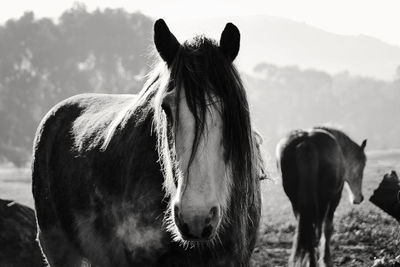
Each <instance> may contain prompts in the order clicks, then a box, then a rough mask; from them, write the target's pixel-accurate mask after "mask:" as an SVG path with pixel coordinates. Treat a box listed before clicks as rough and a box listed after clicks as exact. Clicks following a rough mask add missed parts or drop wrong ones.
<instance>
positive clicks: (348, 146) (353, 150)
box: [315, 126, 366, 161]
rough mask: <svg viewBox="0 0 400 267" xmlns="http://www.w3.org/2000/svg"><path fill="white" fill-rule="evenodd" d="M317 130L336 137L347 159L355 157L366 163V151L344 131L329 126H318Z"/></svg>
mask: <svg viewBox="0 0 400 267" xmlns="http://www.w3.org/2000/svg"><path fill="white" fill-rule="evenodd" d="M315 128H316V129H322V130H325V131H327V132H329V133H331V134H332V135H333V136H335V138H336V140H337V141H338V143H339V144H340V146H341V149H342V151H343V153H344V154H345V156H346V157H353V158H354V157H355V159H358V160H361V161H365V159H366V156H365V153H364V151H363V150H362V149H361V148H360V146H359V145H358V144H357V143H356V142H354V141H353V140H352V139H351V138H350V137H349V136H348V135H347V134H346V133H344V132H343V131H341V130H338V129H335V128H332V127H327V126H318V127H315Z"/></svg>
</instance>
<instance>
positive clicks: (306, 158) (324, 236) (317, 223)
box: [277, 127, 366, 267]
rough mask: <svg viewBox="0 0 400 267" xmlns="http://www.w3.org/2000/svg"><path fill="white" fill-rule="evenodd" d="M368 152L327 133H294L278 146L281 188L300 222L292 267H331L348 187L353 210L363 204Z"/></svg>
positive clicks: (329, 130)
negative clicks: (339, 212)
mask: <svg viewBox="0 0 400 267" xmlns="http://www.w3.org/2000/svg"><path fill="white" fill-rule="evenodd" d="M365 146H366V140H364V141H363V142H362V144H361V145H357V144H356V143H355V142H353V141H352V140H351V139H350V138H349V137H348V136H347V135H346V134H344V133H343V132H342V131H339V130H336V129H333V128H327V127H315V128H313V129H311V130H298V131H293V132H291V133H290V134H289V135H288V136H287V137H285V138H284V139H282V140H281V141H280V142H279V144H278V146H277V159H278V166H279V167H280V170H281V174H282V184H283V188H284V191H285V193H286V195H287V196H288V198H289V200H290V202H291V203H292V207H293V212H294V215H295V217H296V219H297V221H298V225H297V229H296V234H295V237H294V240H293V248H292V253H291V256H290V259H289V266H290V267H303V266H304V267H305V266H307V267H308V266H310V267H313V266H332V261H331V258H330V250H329V242H330V238H331V235H332V231H333V224H332V221H333V215H334V212H335V210H336V208H337V206H338V204H339V201H340V198H341V194H342V189H343V186H344V182H347V184H348V188H349V189H350V190H349V192H350V194H349V195H350V201H351V202H352V203H353V204H359V203H361V202H362V201H363V199H364V197H363V195H362V178H363V171H364V167H365V162H366V156H365V153H364V148H365ZM318 247H319V248H318Z"/></svg>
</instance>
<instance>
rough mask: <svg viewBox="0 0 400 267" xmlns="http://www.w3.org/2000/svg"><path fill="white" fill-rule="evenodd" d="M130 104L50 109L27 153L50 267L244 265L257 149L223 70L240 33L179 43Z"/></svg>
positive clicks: (238, 91)
mask: <svg viewBox="0 0 400 267" xmlns="http://www.w3.org/2000/svg"><path fill="white" fill-rule="evenodd" d="M154 42H155V46H156V49H157V51H158V53H159V55H160V56H161V59H162V61H160V64H159V66H158V67H156V68H155V69H154V71H153V72H152V73H151V74H150V77H149V80H148V82H147V83H146V85H145V87H144V88H143V90H142V91H141V93H140V94H139V95H138V96H136V95H99V94H87V95H79V96H75V97H72V98H70V99H67V100H65V101H63V102H61V103H59V104H58V105H57V106H56V107H54V108H53V109H52V110H51V111H50V112H49V113H48V114H47V115H46V117H45V118H44V119H43V121H42V123H41V125H40V126H39V128H38V131H37V135H36V138H35V144H34V161H33V177H32V178H33V181H32V187H33V196H34V199H35V208H36V216H37V222H38V231H39V233H38V236H39V240H40V244H41V247H42V249H43V252H44V254H45V256H46V258H47V260H48V262H49V263H50V265H51V266H53V267H59V266H66V267H73V266H81V265H82V263H83V262H84V261H86V262H89V263H90V264H93V265H94V266H100V267H101V266H120V267H128V266H248V265H249V260H250V256H251V254H252V251H253V248H254V245H255V241H256V237H257V230H258V225H259V220H260V209H261V197H260V188H259V178H260V176H262V175H263V170H264V169H263V167H262V163H263V162H262V158H261V155H260V153H259V151H258V148H259V141H257V140H256V138H257V137H256V136H255V135H253V132H252V127H251V123H250V113H249V106H248V102H247V97H246V92H245V90H244V88H243V86H242V82H241V79H240V76H239V74H238V72H237V71H236V69H235V67H234V65H233V63H232V62H233V60H234V59H235V57H236V55H237V54H238V51H239V45H240V33H239V30H238V29H237V28H236V27H235V26H234V25H233V24H231V23H228V24H227V25H226V27H225V29H224V31H223V33H222V35H221V39H220V43H219V45H218V44H217V43H216V42H215V41H213V40H210V39H207V38H205V37H203V36H198V37H196V38H194V39H193V40H190V41H187V42H185V43H184V44H183V45H181V44H180V43H179V42H178V41H177V39H176V38H175V37H174V35H173V34H172V33H171V32H170V31H169V29H168V27H167V25H166V24H165V22H164V21H163V20H158V21H157V22H156V23H155V25H154Z"/></svg>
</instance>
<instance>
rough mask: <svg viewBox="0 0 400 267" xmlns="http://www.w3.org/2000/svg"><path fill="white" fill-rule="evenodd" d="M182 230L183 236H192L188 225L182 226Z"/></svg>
mask: <svg viewBox="0 0 400 267" xmlns="http://www.w3.org/2000/svg"><path fill="white" fill-rule="evenodd" d="M180 230H181V233H182V235H184V236H190V230H189V226H188V224H187V223H184V224H182V226H181V228H180Z"/></svg>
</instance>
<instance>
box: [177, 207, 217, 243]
mask: <svg viewBox="0 0 400 267" xmlns="http://www.w3.org/2000/svg"><path fill="white" fill-rule="evenodd" d="M220 221H221V211H220V208H219V207H218V206H213V207H211V208H210V209H208V212H207V211H206V210H205V209H204V208H202V209H189V210H183V209H181V208H180V207H179V205H177V204H175V205H174V222H175V225H176V226H177V228H178V230H179V233H180V235H181V236H182V239H184V240H187V241H207V240H211V239H213V238H214V237H215V235H216V232H217V230H218V226H219V224H220Z"/></svg>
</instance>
